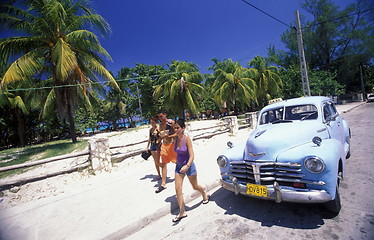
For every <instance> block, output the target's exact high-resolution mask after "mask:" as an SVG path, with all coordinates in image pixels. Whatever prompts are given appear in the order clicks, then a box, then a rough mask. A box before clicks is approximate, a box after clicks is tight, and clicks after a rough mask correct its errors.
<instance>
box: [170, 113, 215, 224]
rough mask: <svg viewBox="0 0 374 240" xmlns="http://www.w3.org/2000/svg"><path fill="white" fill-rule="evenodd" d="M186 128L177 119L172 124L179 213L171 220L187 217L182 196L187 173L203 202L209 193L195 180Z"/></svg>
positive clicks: (192, 158) (205, 202) (189, 140)
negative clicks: (185, 132) (175, 154)
mask: <svg viewBox="0 0 374 240" xmlns="http://www.w3.org/2000/svg"><path fill="white" fill-rule="evenodd" d="M185 128H186V125H185V121H184V120H183V119H179V120H177V121H176V122H175V124H174V133H175V135H176V137H175V145H174V150H175V152H176V153H177V163H176V167H175V180H174V181H175V192H176V195H177V201H178V205H179V214H178V215H177V216H176V217H175V218H174V219H173V222H179V221H180V220H181V219H182V218H185V217H187V214H186V212H185V208H184V198H183V191H182V187H183V179H184V176H185V175H187V177H188V180H189V181H190V183H191V185H192V187H193V189H195V190H197V191H199V192H200V193H201V195H202V197H203V204H207V203H208V202H209V195H208V194H207V193H206V192H205V190H204V188H203V187H202V186H200V185H199V184H198V182H197V171H196V166H195V163H194V162H193V161H194V151H193V148H192V141H191V139H190V138H189V137H188V136H187V135H185V134H184V130H185Z"/></svg>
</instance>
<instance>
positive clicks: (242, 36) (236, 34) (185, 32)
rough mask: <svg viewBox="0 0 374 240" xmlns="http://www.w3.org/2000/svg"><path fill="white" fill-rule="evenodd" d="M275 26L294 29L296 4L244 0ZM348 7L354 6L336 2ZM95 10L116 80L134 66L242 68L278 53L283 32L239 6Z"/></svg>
mask: <svg viewBox="0 0 374 240" xmlns="http://www.w3.org/2000/svg"><path fill="white" fill-rule="evenodd" d="M248 2H250V3H251V4H253V5H255V6H256V7H258V8H260V9H261V10H263V11H265V12H267V13H269V14H271V15H273V16H274V17H276V18H278V19H279V20H281V21H283V22H285V23H287V24H289V25H294V21H295V10H299V11H300V14H303V15H305V16H306V17H310V15H308V13H306V12H305V11H304V10H303V9H301V5H300V3H301V1H300V0H248ZM334 2H335V3H336V4H338V5H341V6H346V5H347V3H349V2H352V0H335V1H334ZM93 4H94V7H95V8H96V10H97V11H98V13H99V14H101V15H102V16H103V17H104V18H105V20H106V21H107V22H108V23H109V24H110V26H111V28H112V34H111V35H110V36H109V37H108V38H106V39H101V43H102V45H103V47H104V48H105V49H106V50H107V51H108V52H109V53H110V54H111V56H112V58H113V62H107V68H108V69H109V70H111V71H113V73H114V74H115V75H117V72H118V71H119V70H120V69H121V68H122V67H133V66H134V65H135V63H145V64H148V65H161V64H167V63H170V61H171V60H180V61H190V62H194V63H196V64H197V65H198V66H199V67H200V69H201V71H202V72H208V71H207V70H206V68H207V67H209V66H211V65H212V62H211V59H212V58H218V59H221V60H223V59H226V58H231V59H233V60H234V61H239V60H240V63H241V64H242V65H243V66H246V64H247V62H248V61H250V60H251V59H252V58H254V57H255V56H257V55H263V56H266V54H267V47H269V46H270V45H275V46H276V47H277V48H282V47H283V45H282V43H281V41H280V36H281V34H282V33H283V32H284V31H285V30H286V29H287V26H286V25H284V24H282V23H279V22H277V21H276V20H274V19H272V18H270V17H268V16H266V15H265V14H263V13H261V12H260V11H258V10H256V9H254V8H252V7H250V6H249V5H247V4H245V3H244V2H242V1H241V0H121V1H120V0H106V1H103V0H94V1H93Z"/></svg>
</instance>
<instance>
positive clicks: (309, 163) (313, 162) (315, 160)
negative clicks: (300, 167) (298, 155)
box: [304, 157, 325, 173]
mask: <svg viewBox="0 0 374 240" xmlns="http://www.w3.org/2000/svg"><path fill="white" fill-rule="evenodd" d="M304 166H305V168H306V169H307V170H308V171H310V172H312V173H320V172H322V171H323V170H324V169H325V163H324V162H323V160H322V159H320V158H319V157H307V158H306V159H305V161H304Z"/></svg>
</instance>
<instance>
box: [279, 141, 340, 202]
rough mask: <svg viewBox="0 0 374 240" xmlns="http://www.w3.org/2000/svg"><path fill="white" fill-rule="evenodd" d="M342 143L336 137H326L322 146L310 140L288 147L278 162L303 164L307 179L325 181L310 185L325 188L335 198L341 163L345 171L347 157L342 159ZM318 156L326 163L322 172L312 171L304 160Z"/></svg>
mask: <svg viewBox="0 0 374 240" xmlns="http://www.w3.org/2000/svg"><path fill="white" fill-rule="evenodd" d="M342 151H343V146H342V144H341V143H340V142H339V141H337V140H335V139H324V140H323V141H322V142H321V144H320V146H318V145H316V144H314V143H312V142H309V143H306V144H303V145H299V146H297V147H294V148H291V149H288V150H286V151H284V152H282V153H280V154H279V155H278V156H277V162H294V163H300V164H301V165H302V173H303V174H305V179H308V180H313V181H323V182H325V185H323V186H308V187H310V188H314V189H324V190H326V191H327V192H328V193H330V194H331V196H332V198H333V199H334V198H335V191H336V184H337V177H338V170H339V164H340V162H341V163H342V171H343V173H344V167H345V164H344V163H345V161H344V160H345V159H344V160H342V157H341V152H342ZM312 156H313V157H314V156H315V157H318V158H320V159H322V160H323V162H324V163H325V168H324V170H323V171H322V172H320V173H312V172H310V171H309V170H308V169H306V167H305V165H304V161H305V160H306V158H307V157H312Z"/></svg>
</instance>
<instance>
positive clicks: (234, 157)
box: [218, 142, 246, 173]
mask: <svg viewBox="0 0 374 240" xmlns="http://www.w3.org/2000/svg"><path fill="white" fill-rule="evenodd" d="M245 145H246V142H241V143H239V144H235V145H234V146H233V147H232V148H228V149H226V150H225V151H224V152H223V153H222V154H220V155H219V156H218V157H221V156H224V157H225V158H226V159H227V161H228V162H227V165H226V167H224V168H220V170H221V173H227V172H228V169H229V167H230V163H229V162H230V161H243V159H244V149H245Z"/></svg>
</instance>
